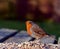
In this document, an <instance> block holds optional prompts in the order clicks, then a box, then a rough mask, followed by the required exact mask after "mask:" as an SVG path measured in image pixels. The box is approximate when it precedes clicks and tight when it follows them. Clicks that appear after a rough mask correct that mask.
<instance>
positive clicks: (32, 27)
mask: <svg viewBox="0 0 60 49" xmlns="http://www.w3.org/2000/svg"><path fill="white" fill-rule="evenodd" d="M26 27H27V33H28V34H29V35H30V36H31V37H33V38H32V39H31V40H30V41H32V40H35V39H40V41H41V42H42V43H57V41H56V39H55V36H52V35H49V34H47V33H46V32H45V31H44V30H43V29H42V28H41V27H39V26H38V25H37V24H36V23H34V22H32V21H26Z"/></svg>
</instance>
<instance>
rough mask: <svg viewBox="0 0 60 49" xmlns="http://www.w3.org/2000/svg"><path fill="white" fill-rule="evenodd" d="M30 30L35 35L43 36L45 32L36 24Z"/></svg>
mask: <svg viewBox="0 0 60 49" xmlns="http://www.w3.org/2000/svg"><path fill="white" fill-rule="evenodd" d="M31 30H32V31H33V32H35V33H37V34H45V31H44V30H43V29H42V28H41V27H39V26H38V25H36V24H34V25H33V26H32V28H31Z"/></svg>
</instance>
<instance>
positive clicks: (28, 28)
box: [26, 24, 32, 35]
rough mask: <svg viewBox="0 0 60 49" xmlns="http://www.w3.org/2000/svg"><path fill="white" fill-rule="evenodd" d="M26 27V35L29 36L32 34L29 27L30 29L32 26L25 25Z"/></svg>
mask: <svg viewBox="0 0 60 49" xmlns="http://www.w3.org/2000/svg"><path fill="white" fill-rule="evenodd" d="M26 27H27V33H28V34H29V35H31V34H32V32H31V30H30V29H31V27H32V25H31V24H26Z"/></svg>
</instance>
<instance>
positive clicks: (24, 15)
mask: <svg viewBox="0 0 60 49" xmlns="http://www.w3.org/2000/svg"><path fill="white" fill-rule="evenodd" d="M59 3H60V1H59V0H53V1H52V0H0V28H13V29H20V30H26V27H25V21H26V20H32V21H34V22H36V23H37V24H38V25H39V26H41V27H42V28H43V29H44V30H45V31H46V32H47V33H49V34H53V35H56V36H57V37H59V36H60V4H59Z"/></svg>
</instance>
